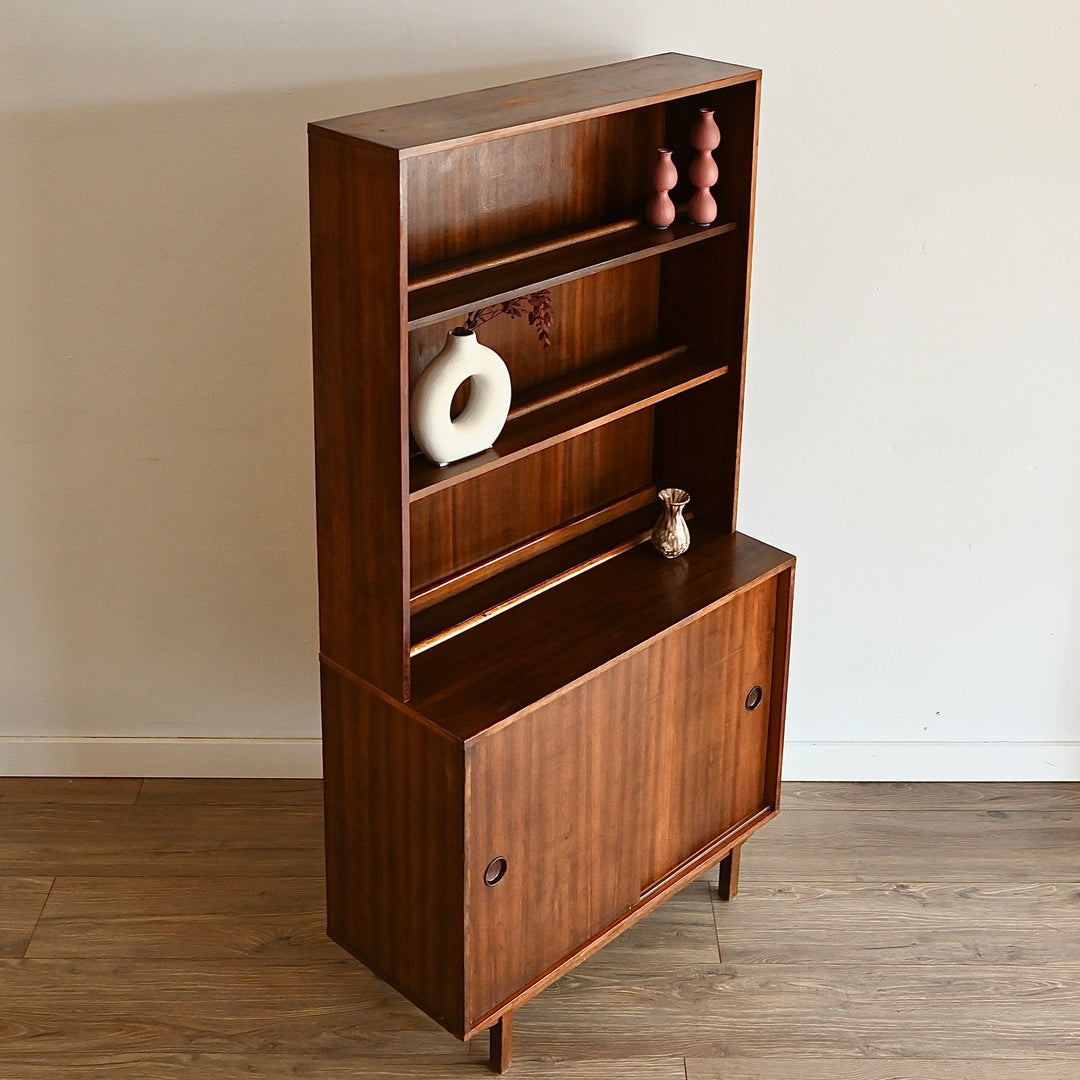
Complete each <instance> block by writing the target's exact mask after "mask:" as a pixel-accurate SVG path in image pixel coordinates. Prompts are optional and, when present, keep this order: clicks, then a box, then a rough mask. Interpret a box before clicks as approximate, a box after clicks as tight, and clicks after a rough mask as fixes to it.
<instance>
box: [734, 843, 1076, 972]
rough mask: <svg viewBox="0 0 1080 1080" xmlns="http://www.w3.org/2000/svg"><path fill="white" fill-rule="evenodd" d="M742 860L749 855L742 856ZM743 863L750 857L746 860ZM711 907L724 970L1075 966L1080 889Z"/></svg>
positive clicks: (905, 886)
mask: <svg viewBox="0 0 1080 1080" xmlns="http://www.w3.org/2000/svg"><path fill="white" fill-rule="evenodd" d="M750 850H751V852H752V851H753V848H750ZM751 857H752V856H751ZM743 893H744V899H746V900H747V901H749V902H748V903H746V904H736V905H733V906H731V907H729V906H728V905H725V904H721V903H717V904H716V910H715V918H716V931H717V936H718V938H719V943H720V952H721V955H722V956H723V958H724V960H725V961H726V962H728V963H732V964H744V963H747V964H763V963H764V964H768V963H774V964H812V963H822V964H827V963H832V962H834V961H835V959H836V956H837V943H838V942H840V941H842V942H843V955H844V958H845V960H848V961H851V962H863V963H868V964H869V963H877V962H881V961H882V960H883V958H887V962H888V963H890V964H897V963H905V964H916V963H926V964H955V963H972V964H983V965H988V964H993V965H997V966H1003V965H1011V964H1021V965H1024V964H1027V965H1030V964H1054V963H1080V883H1077V882H1073V883H1034V884H1011V883H1010V884H998V883H992V882H991V883H949V884H942V883H934V882H929V883H927V882H911V883H908V882H904V883H877V882H874V883H866V884H855V883H851V882H843V883H830V882H797V883H793V884H789V885H774V886H769V885H765V884H754V885H748V886H746V887H744V889H743Z"/></svg>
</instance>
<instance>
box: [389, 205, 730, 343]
mask: <svg viewBox="0 0 1080 1080" xmlns="http://www.w3.org/2000/svg"><path fill="white" fill-rule="evenodd" d="M624 224H625V223H623V222H618V223H616V224H615V226H614V229H615V231H612V232H609V231H606V230H599V231H600V235H596V232H597V231H598V230H590V231H589V232H587V233H572V234H569V235H568V236H566V237H565V238H563V239H562V240H561V241H560V240H557V239H555V240H551V241H549V242H545V243H543V244H540V245H537V244H536V243H535V242H532V241H530V242H529V243H526V244H522V245H515V246H507V247H503V248H500V249H498V251H496V252H494V253H491V254H489V255H488V256H485V258H484V260H483V261H482V262H477V261H476V260H470V261H463V262H455V263H446V264H441V265H439V266H433V267H425V268H424V270H423V272H422V274H423V276H422V277H420V278H418V279H417V280H416V281H415V282H412V283H410V285H409V329H410V330H415V329H417V328H419V327H421V326H429V325H431V324H432V323H437V322H442V320H443V319H449V318H450V317H452V316H454V315H461V314H464V313H465V312H468V311H472V310H474V309H476V308H478V307H485V306H486V305H488V304H495V303H498V302H499V301H500V300H511V299H513V298H514V297H515V296H521V295H522V294H523V293H528V292H534V291H535V290H537V289H547V288H550V287H551V286H553V285H560V284H562V283H563V282H565V281H573V280H575V279H576V278H581V277H587V276H588V275H589V274H596V273H599V272H600V271H601V270H609V269H611V268H613V267H616V266H624V265H626V264H627V263H632V262H637V260H639V259H649V258H652V257H653V256H655V255H660V254H662V253H663V252H665V251H673V250H675V249H676V248H681V247H686V246H687V245H688V244H697V243H700V242H702V241H704V240H711V239H713V238H714V237H716V236H722V235H725V234H727V233H732V232H734V231H735V228H736V226H735V222H733V221H727V222H723V223H717V224H715V225H705V226H702V225H691V224H690V223H689V222H687V221H685V220H683V219H680V220H678V221H676V223H675V224H674V225H672V227H671V228H670V229H653V228H649V227H648V226H647V225H633V226H630V227H624ZM583 237H584V238H583ZM533 252H537V253H533ZM425 281H431V282H432V283H431V284H424V282H425Z"/></svg>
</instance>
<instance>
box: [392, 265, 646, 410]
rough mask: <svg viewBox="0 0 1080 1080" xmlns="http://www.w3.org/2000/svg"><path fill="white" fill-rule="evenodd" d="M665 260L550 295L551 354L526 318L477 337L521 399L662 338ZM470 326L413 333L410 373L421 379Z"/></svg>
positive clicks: (503, 321)
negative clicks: (451, 337)
mask: <svg viewBox="0 0 1080 1080" xmlns="http://www.w3.org/2000/svg"><path fill="white" fill-rule="evenodd" d="M659 279H660V261H659V260H658V259H644V260H642V261H641V262H636V263H630V264H629V265H628V266H620V267H616V268H615V269H613V270H609V271H607V272H605V273H601V274H592V275H590V276H589V277H586V278H579V279H578V280H576V281H571V282H567V283H566V284H565V285H557V286H556V287H555V288H553V289H552V290H551V304H552V309H553V311H554V313H555V318H554V321H553V324H552V328H551V346H550V347H549V348H547V349H545V348H544V347H543V346H542V345H541V344H540V342H539V341H538V340H537V337H536V330H535V329H534V328H533V327H531V326H530V325H529V324H528V321H527V319H525V318H517V319H510V318H507V317H506V316H504V315H500V316H499V317H498V318H496V319H494V320H492V321H491V322H490V323H485V324H484V325H483V326H482V327H480V329H479V330H478V331H477V335H476V336H477V338H478V339H479V340H480V342H481V344H484V345H486V346H487V347H488V348H489V349H494V350H495V351H496V352H497V353H498V354H499V355H500V356H501V357H502V358H503V360H504V361H505V363H506V366H507V367H508V368H509V369H510V381H511V384H512V386H513V388H514V392H515V393H517V392H519V391H521V390H526V389H528V388H529V387H531V386H535V385H537V384H538V383H542V382H546V381H547V380H548V379H553V378H556V377H558V376H560V375H565V374H567V373H569V372H572V371H576V370H578V369H579V368H582V367H586V366H588V365H589V364H593V363H597V362H598V361H601V360H606V359H608V358H609V357H611V356H616V355H618V354H619V353H621V352H625V351H627V350H630V349H634V348H637V347H639V346H642V345H647V344H649V343H650V342H652V341H653V340H654V339H655V338H656V335H657V318H658V315H657V312H658V306H659V301H658V294H659ZM462 322H464V316H457V317H455V318H452V319H447V320H445V321H444V322H441V323H436V324H434V325H433V326H425V327H422V328H421V329H419V330H413V331H412V332H411V333H410V334H409V371H410V373H411V376H412V378H416V376H417V375H419V374H420V372H421V371H423V370H424V368H425V367H427V365H428V364H429V363H430V362H431V360H432V359H433V357H434V356H435V354H436V353H438V351H439V350H440V349H441V348H442V347H443V346H444V345H445V344H446V335H447V334H448V333H450V331H451V330H453V329H454V327H455V326H460V325H461V323H462Z"/></svg>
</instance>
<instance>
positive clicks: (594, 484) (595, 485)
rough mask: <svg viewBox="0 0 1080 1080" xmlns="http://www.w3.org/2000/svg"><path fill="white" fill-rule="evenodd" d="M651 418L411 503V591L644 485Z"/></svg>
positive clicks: (643, 416)
mask: <svg viewBox="0 0 1080 1080" xmlns="http://www.w3.org/2000/svg"><path fill="white" fill-rule="evenodd" d="M652 418H653V417H652V410H651V409H645V410H643V411H641V412H637V413H634V414H632V415H631V416H628V417H626V418H624V419H622V420H617V421H615V422H614V423H611V424H607V425H605V426H604V427H601V428H597V429H595V430H593V431H590V432H587V433H585V434H584V435H581V436H579V437H577V438H575V439H570V440H568V441H566V442H563V443H559V444H557V445H555V446H552V447H550V448H549V449H547V450H542V451H540V452H538V453H536V454H532V455H530V456H529V457H527V458H522V459H521V460H519V461H515V462H513V463H511V464H509V465H506V466H504V467H503V468H501V469H496V470H494V471H493V472H489V473H483V474H481V475H480V476H476V477H474V478H472V479H471V480H468V481H467V482H464V483H460V484H456V485H454V486H453V487H449V488H445V489H443V490H442V491H437V492H435V493H434V494H432V495H429V496H428V497H427V498H424V499H420V500H419V501H418V502H415V503H413V505H412V508H411V540H412V591H413V592H416V591H417V590H418V589H421V588H423V587H424V586H426V585H430V584H432V583H433V582H436V581H439V580H441V579H442V578H444V577H446V576H448V575H449V574H452V573H455V572H457V571H459V570H464V569H465V568H467V567H470V566H474V565H476V564H477V563H479V562H482V561H483V560H485V559H488V558H490V557H491V556H493V555H496V554H498V553H500V552H502V551H506V550H507V549H509V548H512V547H515V546H516V545H518V544H519V543H521V542H522V541H524V540H528V539H530V538H532V537H534V536H539V535H540V534H542V533H546V532H549V531H550V530H552V529H554V528H557V527H558V526H560V525H563V524H565V523H566V522H568V521H570V520H571V519H573V518H576V517H578V516H580V515H582V514H585V513H588V512H589V511H590V510H595V509H597V508H599V507H601V506H604V505H606V504H608V503H610V502H614V501H615V500H616V499H619V498H621V497H622V496H624V495H629V494H630V493H631V492H634V491H637V490H639V489H640V488H642V487H644V486H646V485H647V484H649V483H650V482H651V479H652Z"/></svg>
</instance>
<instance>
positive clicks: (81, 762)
mask: <svg viewBox="0 0 1080 1080" xmlns="http://www.w3.org/2000/svg"><path fill="white" fill-rule="evenodd" d="M321 752H322V744H321V742H320V740H319V739H106V738H102V739H96V738H31V737H19V736H15V737H11V736H9V737H0V776H206V777H210V776H237V777H247V776H253V777H257V776H268V777H271V776H272V777H309V776H321V775H322V758H321ZM784 779H786V780H908V781H920V780H960V781H964V780H967V781H979V780H996V781H1011V780H1028V781H1040V780H1060V781H1080V742H1062V743H1046V742H1032V743H1021V742H1007V743H1006V742H997V743H982V742H980V743H976V742H973V743H932V742H896V743H889V742H789V743H787V745H786V746H785V747H784Z"/></svg>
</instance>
